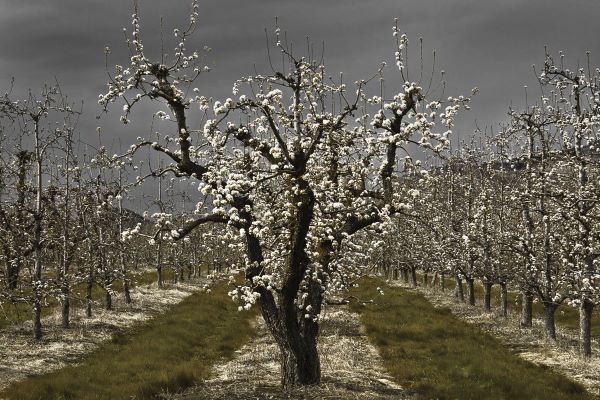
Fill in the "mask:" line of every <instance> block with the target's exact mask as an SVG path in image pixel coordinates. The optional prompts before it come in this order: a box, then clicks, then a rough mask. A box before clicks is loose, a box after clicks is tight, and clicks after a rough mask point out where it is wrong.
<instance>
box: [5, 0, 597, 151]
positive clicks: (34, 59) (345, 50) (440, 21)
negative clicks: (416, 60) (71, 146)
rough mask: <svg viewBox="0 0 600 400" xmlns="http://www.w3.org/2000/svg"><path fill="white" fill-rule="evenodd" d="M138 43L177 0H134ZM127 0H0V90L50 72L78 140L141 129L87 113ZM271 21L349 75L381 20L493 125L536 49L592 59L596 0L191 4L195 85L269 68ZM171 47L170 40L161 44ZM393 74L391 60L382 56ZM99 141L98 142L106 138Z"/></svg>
mask: <svg viewBox="0 0 600 400" xmlns="http://www.w3.org/2000/svg"><path fill="white" fill-rule="evenodd" d="M139 3H140V14H141V19H142V32H143V34H144V37H145V46H146V49H147V50H149V51H152V49H153V48H154V49H158V46H159V43H160V41H159V37H160V36H159V32H160V27H159V26H160V17H161V16H163V17H164V21H165V23H164V24H165V31H166V32H167V35H168V36H171V34H170V33H171V32H172V29H173V28H174V27H176V26H178V25H182V24H183V23H184V22H185V21H186V20H187V17H188V11H189V6H190V1H188V0H152V1H150V0H139ZM131 11H132V3H131V2H130V1H127V0H101V1H96V0H94V1H92V0H45V1H42V0H37V1H34V0H0V90H2V91H4V90H5V88H6V87H7V86H8V84H9V82H10V79H11V77H14V78H15V79H16V88H17V91H18V92H19V91H21V92H22V91H23V90H25V89H28V88H32V89H34V90H37V89H38V88H39V87H40V86H41V85H42V84H43V83H44V82H52V81H53V80H54V78H55V77H56V78H57V79H58V80H59V81H60V82H61V84H62V87H63V90H64V92H66V93H68V94H69V96H70V97H71V98H72V99H73V100H83V101H84V103H85V106H84V115H83V117H82V119H81V123H80V125H79V128H80V130H81V131H82V137H84V138H88V140H90V141H93V140H97V139H96V136H95V133H94V132H95V128H96V126H99V125H100V126H102V127H103V129H104V132H105V139H104V140H106V141H107V142H108V141H110V140H111V139H113V138H121V141H122V143H123V144H124V146H125V147H128V146H127V145H128V144H129V143H130V142H131V140H134V139H135V137H136V136H139V135H143V134H145V132H147V129H148V124H147V123H144V122H143V121H139V120H138V121H136V120H135V116H134V119H133V123H132V124H131V125H130V126H123V125H121V124H119V123H116V121H118V118H119V111H120V109H119V108H118V107H115V109H114V111H115V112H114V113H111V114H109V115H105V116H103V117H102V118H101V119H100V120H96V119H95V116H96V115H98V114H99V106H98V105H97V96H98V94H99V93H101V92H102V91H103V89H104V87H105V78H106V77H105V70H104V52H103V50H104V48H105V46H109V47H110V48H111V50H112V52H111V55H110V63H111V64H115V63H119V64H127V55H126V52H125V45H124V41H123V32H122V28H123V27H127V28H130V17H131ZM276 16H277V17H279V24H280V26H281V28H282V30H285V31H287V32H288V34H289V37H291V38H292V40H294V41H295V42H296V43H299V44H302V45H303V44H304V43H305V37H306V36H309V37H310V38H311V40H312V41H313V42H314V43H317V44H318V43H321V42H325V56H326V64H327V66H328V70H329V72H330V74H332V75H337V73H338V72H339V71H344V73H345V74H346V76H348V80H349V81H350V80H355V79H357V78H364V77H368V76H370V75H371V74H372V73H374V72H375V71H376V69H377V68H378V65H379V63H380V62H381V61H382V60H387V61H390V60H391V59H393V52H394V41H393V38H392V35H391V33H392V29H391V28H392V25H393V20H394V18H395V17H397V18H398V19H399V22H400V29H401V31H403V32H406V33H407V34H408V35H409V40H411V43H412V45H413V46H412V48H411V49H412V50H411V51H412V53H413V54H415V55H416V46H415V44H417V43H418V38H419V37H423V40H424V48H425V53H426V54H430V52H431V50H433V49H435V50H436V52H437V60H438V65H439V69H444V70H445V71H446V78H447V80H448V90H447V93H448V94H468V93H469V91H470V89H471V88H472V87H474V86H478V87H479V88H480V90H481V91H480V94H479V95H478V96H477V97H476V98H475V99H474V102H473V107H472V111H471V112H470V113H468V114H464V115H463V116H462V117H461V121H460V124H459V125H458V126H459V128H460V129H461V130H463V131H467V132H468V131H472V129H473V127H474V121H475V120H477V121H478V123H479V125H480V126H482V127H484V126H492V125H497V124H498V123H499V122H500V121H502V120H503V119H504V118H505V114H506V110H507V107H508V106H509V104H510V103H511V101H512V102H513V103H514V104H515V105H520V104H522V103H523V99H524V90H523V85H525V84H528V85H529V87H530V88H532V87H533V86H535V80H534V76H533V72H532V69H531V65H532V64H537V65H540V64H542V63H543V60H544V45H548V46H549V48H550V49H551V50H552V51H553V52H557V51H558V50H563V51H564V52H565V53H566V56H567V58H566V59H567V61H568V62H569V63H570V64H571V65H573V66H576V65H577V63H578V62H580V63H583V62H585V51H586V50H590V51H591V52H592V60H593V62H594V64H595V65H599V64H600V62H598V60H599V59H600V48H599V47H600V46H599V43H600V41H599V40H598V39H599V38H600V23H599V22H600V1H598V0H570V1H554V0H552V1H550V0H546V1H544V0H526V1H525V0H523V1H517V0H502V1H497V0H410V1H409V0H343V1H341V0H338V1H331V0H302V1H291V0H254V1H248V0H201V1H200V27H199V29H198V31H197V33H196V36H195V38H194V40H193V42H192V43H190V44H189V45H188V48H192V47H194V45H197V47H198V48H202V46H204V45H208V46H210V47H211V48H212V49H213V52H212V55H211V56H210V61H209V64H210V65H211V66H212V68H213V69H212V72H210V73H209V74H206V75H204V76H203V77H201V79H200V80H199V82H198V87H199V88H200V89H201V90H202V92H203V93H204V94H205V95H207V96H215V97H218V98H224V97H227V96H231V87H232V83H233V81H234V80H235V79H237V78H239V77H240V76H242V75H247V74H251V73H252V71H253V69H254V65H256V66H257V68H258V70H259V72H261V71H264V72H268V70H267V69H266V67H265V63H266V44H265V34H264V29H265V28H268V29H269V30H271V31H272V28H273V26H274V18H275V17H276ZM171 47H172V46H171ZM388 65H389V67H388V68H389V71H388V80H390V81H393V77H394V72H395V71H394V68H393V62H392V63H388ZM107 144H108V143H107Z"/></svg>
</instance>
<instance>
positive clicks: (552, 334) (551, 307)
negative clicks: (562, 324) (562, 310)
mask: <svg viewBox="0 0 600 400" xmlns="http://www.w3.org/2000/svg"><path fill="white" fill-rule="evenodd" d="M556 307H557V306H556V304H555V303H553V302H544V326H545V329H546V336H548V337H549V338H551V339H556V322H555V320H554V315H555V313H556Z"/></svg>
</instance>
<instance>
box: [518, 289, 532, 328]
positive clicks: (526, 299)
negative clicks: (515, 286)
mask: <svg viewBox="0 0 600 400" xmlns="http://www.w3.org/2000/svg"><path fill="white" fill-rule="evenodd" d="M521 302H522V304H521V326H522V327H527V328H529V327H531V325H532V321H533V294H532V293H531V292H528V291H523V293H522V294H521Z"/></svg>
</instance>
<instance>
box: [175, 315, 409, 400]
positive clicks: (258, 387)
mask: <svg viewBox="0 0 600 400" xmlns="http://www.w3.org/2000/svg"><path fill="white" fill-rule="evenodd" d="M256 326H257V331H258V335H257V338H256V339H255V340H254V341H252V342H251V343H249V344H247V345H245V346H244V347H242V348H241V349H240V350H238V351H237V352H236V356H235V357H234V359H233V360H231V361H229V362H227V363H223V364H220V365H218V366H217V367H216V368H214V374H213V375H214V376H213V378H211V379H210V380H208V381H206V382H205V383H204V384H202V385H200V386H197V387H195V388H194V389H192V390H189V391H187V392H186V393H183V394H181V395H178V396H172V397H171V396H165V397H167V398H173V399H179V400H183V399H186V400H209V399H210V400H216V399H230V398H231V399H244V400H246V399H349V400H351V399H378V400H384V399H402V398H408V397H409V396H408V395H407V393H406V391H405V390H403V389H402V388H401V387H400V386H398V385H396V384H395V383H393V382H392V379H391V377H390V376H389V375H388V374H387V373H386V371H385V370H384V369H383V367H382V362H381V358H380V356H379V354H378V353H377V351H376V349H375V348H374V347H373V346H372V345H371V344H370V343H369V342H368V340H367V338H366V336H365V333H364V331H363V329H362V328H361V325H360V323H359V320H358V316H357V315H356V314H355V313H352V312H350V310H349V308H348V307H347V306H330V307H329V308H327V309H326V311H325V313H324V316H323V323H322V333H321V336H320V338H319V351H320V355H321V367H322V383H321V385H319V386H316V387H308V388H296V389H293V390H288V391H284V390H283V389H282V388H281V386H280V376H281V375H280V371H279V361H278V357H279V354H278V350H277V345H276V344H275V343H274V341H273V339H272V337H271V335H270V334H269V333H268V332H267V329H266V327H265V325H264V322H263V321H262V319H260V318H258V319H257V320H256Z"/></svg>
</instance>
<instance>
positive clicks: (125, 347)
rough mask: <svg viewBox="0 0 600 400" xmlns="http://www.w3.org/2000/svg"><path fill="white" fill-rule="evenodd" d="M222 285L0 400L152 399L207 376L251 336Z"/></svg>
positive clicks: (246, 318)
mask: <svg viewBox="0 0 600 400" xmlns="http://www.w3.org/2000/svg"><path fill="white" fill-rule="evenodd" d="M227 291H228V287H227V285H226V284H221V285H218V286H217V287H215V288H213V291H212V293H211V294H206V293H196V294H193V295H191V296H189V297H188V298H186V299H185V300H183V301H182V302H181V303H179V304H177V305H175V306H173V307H172V308H171V309H170V310H169V311H168V312H167V313H165V314H161V315H159V316H157V317H156V318H155V319H153V320H151V321H149V322H148V323H146V324H144V325H142V326H141V327H138V328H137V329H136V328H134V330H132V331H129V332H126V333H121V334H117V335H116V336H114V338H113V340H112V341H111V342H109V343H106V344H104V345H101V347H100V348H98V349H97V350H96V351H94V352H92V353H90V354H89V355H87V356H86V357H85V358H84V359H83V360H82V362H81V364H79V365H73V366H68V367H65V368H62V369H60V370H57V371H55V372H51V373H48V374H45V375H39V376H32V377H30V378H27V379H26V380H24V381H21V382H17V383H14V384H13V385H11V386H9V387H8V388H7V389H5V390H4V391H3V392H0V398H7V399H15V400H17V399H18V400H75V399H77V400H83V399H85V400H88V399H89V400H104V399H106V400H109V399H111V400H112V399H137V400H140V399H155V398H157V395H158V394H159V393H161V392H169V393H173V392H177V391H180V390H182V389H185V388H187V387H189V386H191V385H194V384H195V383H199V382H201V381H202V380H204V379H206V378H207V377H209V375H210V371H211V366H212V365H213V364H214V363H215V362H216V361H218V360H219V359H221V358H222V357H226V358H229V357H231V356H232V355H233V353H234V351H235V350H236V349H238V348H239V347H240V346H242V345H243V344H244V343H246V342H247V341H248V340H249V339H250V338H251V337H252V335H253V332H254V330H253V328H252V326H251V320H252V319H253V317H254V315H255V314H254V313H252V312H238V311H237V305H236V304H235V303H234V302H233V301H231V299H230V298H229V297H228V296H227Z"/></svg>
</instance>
